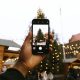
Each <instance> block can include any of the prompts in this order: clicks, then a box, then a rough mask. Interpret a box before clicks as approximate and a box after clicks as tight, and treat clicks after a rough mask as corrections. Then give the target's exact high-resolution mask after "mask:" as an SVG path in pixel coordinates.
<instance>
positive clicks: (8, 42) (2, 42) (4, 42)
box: [0, 39, 21, 48]
mask: <svg viewBox="0 0 80 80" xmlns="http://www.w3.org/2000/svg"><path fill="white" fill-rule="evenodd" d="M0 45H2V46H9V47H16V48H20V47H21V46H20V45H19V44H17V43H16V42H14V41H11V40H5V39H0Z"/></svg>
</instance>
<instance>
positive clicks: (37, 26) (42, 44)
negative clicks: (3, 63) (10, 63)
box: [32, 19, 50, 55]
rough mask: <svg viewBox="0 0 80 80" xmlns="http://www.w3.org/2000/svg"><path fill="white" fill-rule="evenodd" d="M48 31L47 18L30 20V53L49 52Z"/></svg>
mask: <svg viewBox="0 0 80 80" xmlns="http://www.w3.org/2000/svg"><path fill="white" fill-rule="evenodd" d="M49 33H50V26H49V20H48V19H33V20H32V53H33V54H35V55H37V54H48V53H49Z"/></svg>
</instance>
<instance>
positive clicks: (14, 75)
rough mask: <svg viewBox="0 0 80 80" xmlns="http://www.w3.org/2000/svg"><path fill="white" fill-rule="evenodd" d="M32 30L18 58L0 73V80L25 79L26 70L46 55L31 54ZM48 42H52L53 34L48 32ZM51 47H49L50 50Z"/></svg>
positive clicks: (34, 65)
mask: <svg viewBox="0 0 80 80" xmlns="http://www.w3.org/2000/svg"><path fill="white" fill-rule="evenodd" d="M31 39H32V32H31V31H30V32H29V34H28V36H27V37H26V39H25V40H24V43H23V45H22V47H21V51H20V54H19V59H18V61H17V63H16V64H15V65H14V66H13V68H10V69H7V71H6V72H5V73H3V74H1V75H0V80H26V75H28V71H29V70H31V69H33V68H34V67H36V66H37V65H38V64H39V63H40V62H41V61H42V60H43V59H44V58H45V57H46V56H45V55H33V54H32V47H31ZM50 43H51V44H52V43H53V35H52V34H51V33H50ZM51 50H52V48H51V47H50V51H51Z"/></svg>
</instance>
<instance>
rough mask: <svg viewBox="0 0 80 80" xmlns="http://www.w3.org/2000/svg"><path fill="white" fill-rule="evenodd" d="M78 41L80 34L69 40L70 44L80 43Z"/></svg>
mask: <svg viewBox="0 0 80 80" xmlns="http://www.w3.org/2000/svg"><path fill="white" fill-rule="evenodd" d="M78 40H80V33H78V34H75V35H72V37H71V39H70V40H69V42H74V41H78Z"/></svg>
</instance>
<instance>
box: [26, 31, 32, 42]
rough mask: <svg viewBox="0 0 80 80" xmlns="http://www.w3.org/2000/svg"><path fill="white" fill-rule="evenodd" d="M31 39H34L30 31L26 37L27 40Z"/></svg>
mask: <svg viewBox="0 0 80 80" xmlns="http://www.w3.org/2000/svg"><path fill="white" fill-rule="evenodd" d="M31 39H32V32H29V33H28V36H27V37H26V38H25V41H28V42H30V40H31Z"/></svg>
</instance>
